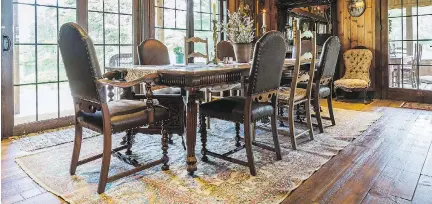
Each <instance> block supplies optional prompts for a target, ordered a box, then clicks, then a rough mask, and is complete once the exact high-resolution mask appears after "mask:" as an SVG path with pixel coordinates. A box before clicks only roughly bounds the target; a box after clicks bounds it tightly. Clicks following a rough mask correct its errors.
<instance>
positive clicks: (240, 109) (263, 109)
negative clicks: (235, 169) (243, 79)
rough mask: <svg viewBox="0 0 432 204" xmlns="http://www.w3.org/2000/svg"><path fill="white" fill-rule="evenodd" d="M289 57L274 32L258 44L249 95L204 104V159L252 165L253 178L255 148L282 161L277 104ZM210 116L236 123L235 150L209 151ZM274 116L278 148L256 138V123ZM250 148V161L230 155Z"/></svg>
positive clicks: (202, 136) (280, 37)
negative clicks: (254, 130) (277, 122)
mask: <svg viewBox="0 0 432 204" xmlns="http://www.w3.org/2000/svg"><path fill="white" fill-rule="evenodd" d="M284 58H285V43H284V38H283V36H282V34H281V33H280V32H277V31H270V32H267V33H266V34H264V36H263V37H261V38H260V39H259V40H258V41H257V43H256V44H255V50H254V58H253V61H252V68H251V71H250V75H249V81H248V83H249V84H248V88H247V92H246V94H245V96H229V97H224V98H221V99H219V100H215V101H211V102H208V103H204V104H202V105H200V108H199V114H200V124H201V126H200V132H201V141H202V151H201V152H202V160H203V161H208V157H207V156H214V157H217V158H220V159H223V160H226V161H230V162H234V163H236V164H240V165H244V166H248V167H249V170H250V173H251V175H253V176H255V175H256V169H255V164H254V156H253V152H252V145H256V146H257V147H261V148H264V149H267V150H271V151H274V152H276V159H277V160H280V159H282V156H281V152H280V146H279V140H278V134H277V129H276V110H277V107H276V103H277V97H278V89H279V85H280V80H281V77H280V76H281V74H282V66H283V64H284ZM206 116H208V117H211V118H218V119H222V120H227V121H232V122H234V123H235V127H236V128H235V130H236V136H235V138H236V144H235V146H236V147H237V148H236V149H235V150H233V151H230V152H228V153H225V154H218V153H215V152H212V151H210V150H208V149H207V146H206V143H207V130H206V122H205V119H206ZM266 117H271V127H272V135H273V142H274V147H269V146H267V145H264V144H261V143H258V142H256V141H254V140H253V139H252V137H253V134H252V131H253V127H252V124H253V123H254V122H255V121H258V120H261V119H263V118H266ZM240 123H243V124H244V145H241V143H240V141H241V138H240ZM243 148H246V154H247V162H245V161H241V160H238V159H235V158H232V157H229V155H231V154H233V153H235V152H237V151H239V150H241V149H243Z"/></svg>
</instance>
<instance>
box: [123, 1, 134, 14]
mask: <svg viewBox="0 0 432 204" xmlns="http://www.w3.org/2000/svg"><path fill="white" fill-rule="evenodd" d="M120 13H126V14H132V0H120Z"/></svg>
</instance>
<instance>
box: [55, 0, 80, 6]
mask: <svg viewBox="0 0 432 204" xmlns="http://www.w3.org/2000/svg"><path fill="white" fill-rule="evenodd" d="M58 5H59V6H61V7H71V8H76V0H58Z"/></svg>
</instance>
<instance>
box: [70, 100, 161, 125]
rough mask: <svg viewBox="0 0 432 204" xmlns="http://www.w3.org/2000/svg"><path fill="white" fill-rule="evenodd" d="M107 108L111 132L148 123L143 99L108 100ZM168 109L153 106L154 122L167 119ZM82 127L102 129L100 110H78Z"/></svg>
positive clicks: (147, 114)
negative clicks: (90, 111)
mask: <svg viewBox="0 0 432 204" xmlns="http://www.w3.org/2000/svg"><path fill="white" fill-rule="evenodd" d="M107 105H108V109H109V112H110V116H111V128H112V131H113V132H121V131H125V130H128V129H132V128H137V127H141V126H144V125H148V122H149V121H148V116H149V113H148V109H147V105H146V103H145V102H143V101H133V100H118V101H112V102H108V104H107ZM168 118H169V113H168V110H166V109H164V108H161V107H159V106H155V122H156V121H161V120H167V119H168ZM77 119H78V122H80V123H81V124H82V125H83V126H84V127H87V128H90V129H92V130H95V131H99V132H102V131H103V122H102V111H96V112H95V113H87V112H83V111H82V112H80V113H79V115H78V117H77Z"/></svg>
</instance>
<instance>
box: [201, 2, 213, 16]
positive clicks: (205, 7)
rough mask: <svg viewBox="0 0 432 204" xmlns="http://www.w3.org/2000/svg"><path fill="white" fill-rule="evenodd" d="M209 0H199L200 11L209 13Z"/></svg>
mask: <svg viewBox="0 0 432 204" xmlns="http://www.w3.org/2000/svg"><path fill="white" fill-rule="evenodd" d="M210 2H211V1H210V0H201V12H206V13H210V4H211V3H210Z"/></svg>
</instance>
